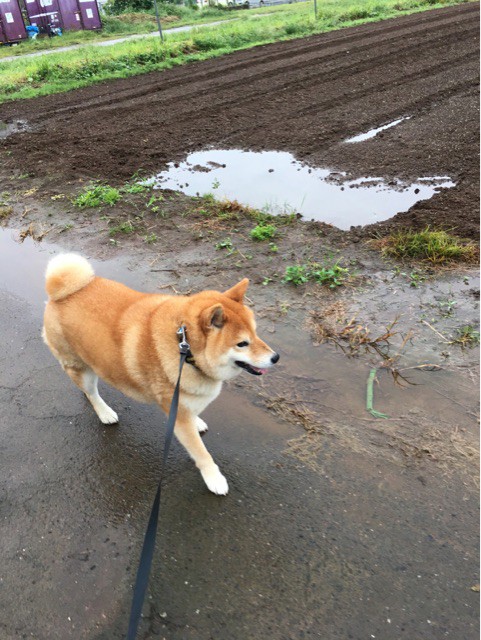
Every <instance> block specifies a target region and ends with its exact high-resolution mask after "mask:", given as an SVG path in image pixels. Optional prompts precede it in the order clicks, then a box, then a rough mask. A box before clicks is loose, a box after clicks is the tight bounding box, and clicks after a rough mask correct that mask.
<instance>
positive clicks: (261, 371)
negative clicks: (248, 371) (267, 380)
mask: <svg viewBox="0 0 481 640" xmlns="http://www.w3.org/2000/svg"><path fill="white" fill-rule="evenodd" d="M257 371H258V372H259V373H262V374H264V373H267V369H257Z"/></svg>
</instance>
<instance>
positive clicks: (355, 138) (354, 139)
mask: <svg viewBox="0 0 481 640" xmlns="http://www.w3.org/2000/svg"><path fill="white" fill-rule="evenodd" d="M410 119H411V116H405V117H404V118H399V119H398V120H393V121H392V122H389V123H388V124H385V125H383V126H382V127H377V129H370V130H369V131H367V132H366V133H360V134H359V135H357V136H353V137H352V138H347V140H344V142H363V141H364V140H369V139H370V138H375V137H376V136H377V134H378V133H380V132H381V131H385V130H386V129H390V128H391V127H395V126H396V125H398V124H400V123H401V122H404V121H405V120H410Z"/></svg>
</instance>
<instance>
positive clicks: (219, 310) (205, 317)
mask: <svg viewBox="0 0 481 640" xmlns="http://www.w3.org/2000/svg"><path fill="white" fill-rule="evenodd" d="M224 322H225V318H224V308H223V307H222V305H221V304H214V305H213V306H212V307H208V308H207V309H204V311H203V312H202V324H203V326H204V327H205V328H206V329H212V327H216V328H217V329H222V327H223V326H224Z"/></svg>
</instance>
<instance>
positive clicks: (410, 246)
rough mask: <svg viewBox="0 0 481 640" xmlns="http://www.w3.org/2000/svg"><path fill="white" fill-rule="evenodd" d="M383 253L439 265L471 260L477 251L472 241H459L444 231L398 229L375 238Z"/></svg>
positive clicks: (475, 257) (474, 257)
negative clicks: (380, 237)
mask: <svg viewBox="0 0 481 640" xmlns="http://www.w3.org/2000/svg"><path fill="white" fill-rule="evenodd" d="M378 244H379V246H380V247H381V251H382V253H383V255H386V256H390V257H393V258H396V259H398V260H421V261H427V262H430V263H432V264H436V265H442V264H449V263H452V262H474V261H476V259H477V258H478V255H479V251H478V248H477V247H476V245H475V244H474V243H473V242H470V241H467V240H462V239H461V238H458V237H457V236H454V235H451V234H450V233H448V232H447V231H444V230H440V231H432V230H431V229H430V228H429V227H426V229H424V230H423V231H414V230H412V229H407V230H400V231H396V232H395V233H392V234H391V235H390V236H387V237H386V238H383V239H381V240H379V241H378Z"/></svg>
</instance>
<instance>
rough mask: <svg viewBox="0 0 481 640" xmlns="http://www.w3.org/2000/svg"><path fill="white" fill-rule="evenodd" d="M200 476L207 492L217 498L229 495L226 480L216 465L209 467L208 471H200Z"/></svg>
mask: <svg viewBox="0 0 481 640" xmlns="http://www.w3.org/2000/svg"><path fill="white" fill-rule="evenodd" d="M201 474H202V477H203V478H204V482H205V484H206V485H207V488H208V489H209V491H212V493H215V494H216V495H218V496H226V495H227V494H228V493H229V485H228V484H227V480H226V479H225V478H224V476H223V475H222V473H221V472H220V471H219V467H218V466H217V465H214V466H213V467H209V469H204V470H201Z"/></svg>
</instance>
